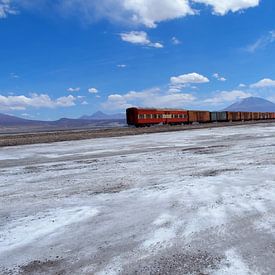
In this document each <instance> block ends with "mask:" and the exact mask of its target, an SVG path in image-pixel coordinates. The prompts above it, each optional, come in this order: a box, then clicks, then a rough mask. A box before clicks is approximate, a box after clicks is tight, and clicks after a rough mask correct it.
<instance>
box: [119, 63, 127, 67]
mask: <svg viewBox="0 0 275 275" xmlns="http://www.w3.org/2000/svg"><path fill="white" fill-rule="evenodd" d="M117 67H118V68H126V67H127V65H125V64H118V65H117Z"/></svg>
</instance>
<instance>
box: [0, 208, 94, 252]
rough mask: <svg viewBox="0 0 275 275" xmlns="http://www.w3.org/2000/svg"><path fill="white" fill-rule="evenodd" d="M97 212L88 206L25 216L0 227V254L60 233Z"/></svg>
mask: <svg viewBox="0 0 275 275" xmlns="http://www.w3.org/2000/svg"><path fill="white" fill-rule="evenodd" d="M97 214H98V210H97V209H92V208H90V207H73V208H68V209H54V210H52V211H47V212H40V213H38V214H37V215H36V216H27V217H26V218H21V219H18V220H16V221H14V222H11V223H8V224H6V225H5V226H3V227H1V228H0V229H1V231H0V246H1V250H0V255H1V254H2V253H5V252H7V251H10V250H13V249H15V248H17V247H21V246H24V245H27V244H29V243H32V242H34V241H36V240H39V239H41V238H43V237H44V236H49V235H51V234H53V233H62V232H64V228H65V227H66V226H68V225H70V224H72V223H79V222H81V221H82V220H85V219H89V218H91V217H94V216H95V215H97Z"/></svg>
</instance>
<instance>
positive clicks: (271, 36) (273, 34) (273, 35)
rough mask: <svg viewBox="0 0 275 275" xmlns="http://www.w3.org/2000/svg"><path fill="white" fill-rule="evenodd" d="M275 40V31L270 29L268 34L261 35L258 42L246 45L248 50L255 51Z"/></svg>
mask: <svg viewBox="0 0 275 275" xmlns="http://www.w3.org/2000/svg"><path fill="white" fill-rule="evenodd" d="M274 42H275V31H274V30H273V31H270V32H269V33H268V34H267V35H264V36H262V37H260V38H259V39H258V40H257V41H256V42H254V43H253V44H251V45H249V46H247V47H246V51H248V52H250V53H254V52H255V51H257V50H259V49H264V48H265V47H267V46H268V45H270V44H272V43H274Z"/></svg>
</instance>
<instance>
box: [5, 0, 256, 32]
mask: <svg viewBox="0 0 275 275" xmlns="http://www.w3.org/2000/svg"><path fill="white" fill-rule="evenodd" d="M11 2H15V3H16V6H17V7H18V8H25V9H40V10H43V9H44V10H45V9H47V12H49V13H51V12H53V11H54V12H55V13H56V12H57V13H59V14H60V15H61V16H62V17H71V16H74V17H77V18H79V19H80V20H82V21H85V22H88V23H89V22H93V21H95V20H99V19H102V18H107V19H108V20H110V21H112V22H119V23H121V22H122V23H124V24H127V25H129V24H132V25H133V24H141V25H144V26H146V27H149V28H155V27H156V26H157V24H158V23H160V22H164V21H168V20H173V19H177V18H182V17H185V16H188V15H195V14H199V13H200V12H199V10H195V9H194V7H193V4H196V3H200V4H204V5H209V6H211V7H212V8H213V11H214V13H215V14H219V15H225V14H226V13H228V12H230V11H231V12H237V11H240V10H244V9H247V8H251V7H256V6H258V5H259V3H260V0H161V1H160V0H100V1H96V0H59V1H52V0H39V1H34V0H0V4H1V6H0V18H1V17H6V16H7V15H8V14H14V13H16V11H15V10H14V9H13V8H12V7H11V5H10V3H11ZM52 2H54V4H53V3H52ZM196 8H198V7H197V6H196Z"/></svg>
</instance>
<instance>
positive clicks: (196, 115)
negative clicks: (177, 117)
mask: <svg viewBox="0 0 275 275" xmlns="http://www.w3.org/2000/svg"><path fill="white" fill-rule="evenodd" d="M188 118H189V123H194V122H199V123H203V122H210V121H211V117H210V112H208V111H188Z"/></svg>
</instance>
